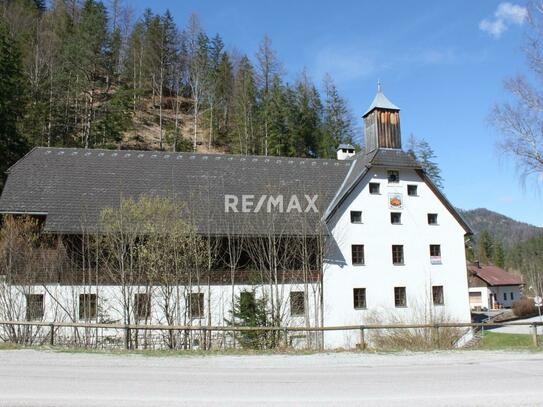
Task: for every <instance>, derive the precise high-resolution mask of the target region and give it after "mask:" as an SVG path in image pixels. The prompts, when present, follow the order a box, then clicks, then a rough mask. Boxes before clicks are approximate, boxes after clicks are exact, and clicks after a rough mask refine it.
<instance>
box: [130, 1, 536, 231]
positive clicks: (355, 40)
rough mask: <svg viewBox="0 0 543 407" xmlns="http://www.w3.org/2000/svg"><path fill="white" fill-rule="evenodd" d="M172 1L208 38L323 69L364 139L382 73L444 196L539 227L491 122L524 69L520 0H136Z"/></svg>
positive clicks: (295, 69) (532, 197)
mask: <svg viewBox="0 0 543 407" xmlns="http://www.w3.org/2000/svg"><path fill="white" fill-rule="evenodd" d="M130 4H131V6H132V8H133V9H134V12H135V14H136V15H141V12H143V10H144V9H145V8H147V7H149V8H151V9H152V10H153V11H154V12H155V13H163V12H164V11H165V10H166V9H169V10H170V11H171V12H172V14H173V16H174V18H175V20H176V22H177V23H178V25H180V26H183V25H184V24H185V22H186V21H187V19H188V17H189V15H190V14H191V13H192V12H196V13H197V14H198V16H199V17H200V20H201V23H202V25H203V28H204V29H205V31H206V32H207V33H208V35H214V34H215V33H219V34H220V35H221V36H222V37H223V39H224V42H225V44H226V46H227V48H228V49H233V48H235V49H237V50H239V51H241V52H243V53H246V54H247V55H249V57H251V58H252V59H253V60H254V58H255V53H256V51H257V49H258V45H259V43H260V42H261V40H262V38H263V36H264V35H265V34H267V35H268V36H269V37H270V38H271V40H272V45H273V48H274V49H275V50H276V52H277V55H278V57H279V59H280V60H281V62H282V64H283V69H284V71H285V74H286V77H287V79H288V80H289V81H294V80H296V78H297V77H298V76H299V75H300V72H301V71H302V70H303V69H306V70H307V71H308V72H309V73H310V74H311V76H312V77H313V79H314V80H315V81H316V82H321V80H322V78H323V76H324V75H325V74H326V73H330V74H331V75H332V77H333V78H334V80H335V82H336V85H337V87H338V88H339V90H340V92H341V94H342V95H343V96H344V97H345V98H346V99H347V100H348V102H349V104H350V107H351V109H352V112H353V114H354V116H355V117H356V119H357V126H358V128H359V130H358V132H359V135H360V138H362V118H361V116H362V114H363V113H364V111H365V110H366V109H367V107H368V106H369V105H370V103H371V101H372V99H373V97H374V96H375V92H376V83H377V81H378V80H380V81H381V83H382V87H383V91H384V93H385V95H386V96H387V97H388V98H389V99H390V100H391V101H392V102H393V103H394V104H396V105H398V106H399V107H400V108H401V113H400V114H401V125H402V136H403V141H404V146H405V142H406V141H407V138H408V136H409V135H410V134H411V133H413V134H414V135H415V136H417V137H419V138H424V139H426V140H427V141H428V142H429V143H430V144H431V146H432V147H433V149H434V151H435V153H436V154H437V156H438V157H437V161H438V163H439V165H440V167H441V169H442V175H443V178H444V180H445V183H444V187H445V194H446V195H447V197H448V198H449V199H450V200H451V201H452V203H453V204H454V205H455V206H457V207H459V208H463V209H472V208H479V207H486V208H488V209H491V210H494V211H497V212H500V213H503V214H505V215H507V216H510V217H512V218H514V219H516V220H520V221H523V222H528V223H532V224H535V225H538V226H543V216H542V212H543V194H541V184H539V185H538V184H537V182H536V181H529V180H528V181H527V182H522V180H521V177H520V176H519V173H518V171H516V169H515V163H514V161H513V160H512V159H510V158H509V157H507V156H504V155H502V154H501V153H500V152H499V151H498V149H497V147H496V145H497V143H498V141H499V140H500V134H499V133H498V132H497V131H496V130H495V129H494V128H493V127H492V125H491V124H490V122H489V115H490V111H491V109H492V106H493V105H494V104H495V103H499V102H504V101H507V100H508V99H509V95H508V94H507V92H506V91H505V90H504V88H503V82H504V80H505V79H506V78H508V77H511V76H514V75H516V74H519V73H523V72H526V63H525V57H524V55H523V53H522V50H521V47H522V43H523V39H524V37H525V34H524V33H525V28H526V18H525V17H526V9H525V7H524V3H522V2H518V1H510V2H503V1H493V0H479V1H473V0H455V1H409V2H406V1H400V0H395V1H389V2H375V1H368V0H363V1H356V0H335V1H333V2H329V1H316V0H313V1H308V0H307V1H306V0H299V1H293V0H290V1H283V0H275V1H265V0H260V1H254V0H250V1H235V0H231V1H224V0H222V1H202V0H200V1H197V0H193V1H190V0H183V1H171V0H170V1H166V0H153V1H149V0H135V1H131V2H130Z"/></svg>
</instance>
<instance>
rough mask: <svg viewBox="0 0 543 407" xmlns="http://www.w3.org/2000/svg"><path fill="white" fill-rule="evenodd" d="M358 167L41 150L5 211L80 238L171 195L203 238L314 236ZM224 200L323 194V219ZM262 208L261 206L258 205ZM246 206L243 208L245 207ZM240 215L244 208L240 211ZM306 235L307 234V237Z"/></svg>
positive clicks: (21, 172) (15, 177)
mask: <svg viewBox="0 0 543 407" xmlns="http://www.w3.org/2000/svg"><path fill="white" fill-rule="evenodd" d="M351 165H352V162H351V161H337V160H315V159H307V158H284V157H262V156H234V155H218V154H195V153H166V152H152V151H112V150H84V149H67V148H62V149H56V148H36V149H34V150H33V151H32V152H30V153H29V154H28V155H27V156H26V157H25V158H23V159H22V160H20V161H19V162H18V163H16V164H15V165H14V166H13V167H12V168H11V169H10V170H9V176H8V179H7V182H6V185H5V188H4V191H3V193H2V197H1V198H0V211H2V212H27V213H47V218H46V224H45V230H46V231H49V232H55V233H80V232H81V230H82V229H84V230H92V229H93V228H94V227H96V225H97V221H98V220H99V216H100V212H101V210H102V208H105V207H117V206H118V204H119V202H120V200H121V196H122V197H134V198H137V197H138V196H140V195H142V194H157V195H162V196H172V197H175V198H177V199H179V200H181V201H182V202H184V203H185V205H186V206H187V209H188V210H189V211H190V214H191V216H192V217H193V219H194V221H195V224H196V225H197V227H198V229H199V231H200V232H201V233H213V234H226V233H235V232H238V233H248V234H251V233H267V232H269V231H270V228H272V229H273V230H274V231H276V233H281V234H296V233H307V229H305V228H314V227H315V226H316V224H317V223H318V222H319V220H320V218H321V217H322V213H323V212H324V210H325V209H326V207H327V206H328V205H329V203H330V201H331V199H332V198H333V196H334V195H335V194H336V191H337V189H338V187H339V185H341V183H342V182H343V179H344V178H345V175H346V174H347V172H348V171H349V168H350V166H351ZM225 194H232V195H236V196H239V199H241V195H242V194H250V195H254V196H255V201H257V200H258V199H259V197H260V196H261V195H273V196H276V195H278V194H282V195H283V196H284V200H285V202H284V211H286V207H287V204H288V200H289V199H290V197H291V195H292V194H296V195H297V197H298V198H299V200H300V203H301V205H302V207H303V208H305V201H304V199H305V197H304V195H306V194H307V195H314V194H317V195H318V196H319V198H318V200H317V207H318V209H319V213H318V214H316V213H314V212H310V213H303V214H299V213H298V212H297V211H292V212H290V213H283V214H278V213H271V214H269V213H267V212H266V211H262V210H261V211H259V212H258V213H243V214H242V213H232V212H230V213H228V214H226V213H225ZM255 204H256V202H255ZM240 206H241V203H240V204H239V207H240ZM240 210H241V208H240ZM304 230H305V231H304Z"/></svg>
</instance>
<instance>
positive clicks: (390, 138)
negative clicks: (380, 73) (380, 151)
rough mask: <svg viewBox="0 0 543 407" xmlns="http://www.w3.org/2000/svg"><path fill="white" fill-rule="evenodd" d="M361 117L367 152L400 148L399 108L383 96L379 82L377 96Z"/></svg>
mask: <svg viewBox="0 0 543 407" xmlns="http://www.w3.org/2000/svg"><path fill="white" fill-rule="evenodd" d="M362 117H363V118H364V134H365V139H366V149H367V151H368V152H369V151H373V150H375V149H377V148H394V149H401V148H402V142H401V134H400V108H399V107H398V106H396V105H395V104H394V103H392V102H391V101H390V100H388V98H387V97H386V96H385V94H384V93H383V87H382V86H381V81H380V80H378V81H377V94H376V95H375V98H374V99H373V102H372V103H371V105H370V107H369V109H368V110H367V111H366V113H364V115H363V116H362Z"/></svg>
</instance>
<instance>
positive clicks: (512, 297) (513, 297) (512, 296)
mask: <svg viewBox="0 0 543 407" xmlns="http://www.w3.org/2000/svg"><path fill="white" fill-rule="evenodd" d="M514 299H515V296H514V295H513V293H512V292H511V301H513V300H514Z"/></svg>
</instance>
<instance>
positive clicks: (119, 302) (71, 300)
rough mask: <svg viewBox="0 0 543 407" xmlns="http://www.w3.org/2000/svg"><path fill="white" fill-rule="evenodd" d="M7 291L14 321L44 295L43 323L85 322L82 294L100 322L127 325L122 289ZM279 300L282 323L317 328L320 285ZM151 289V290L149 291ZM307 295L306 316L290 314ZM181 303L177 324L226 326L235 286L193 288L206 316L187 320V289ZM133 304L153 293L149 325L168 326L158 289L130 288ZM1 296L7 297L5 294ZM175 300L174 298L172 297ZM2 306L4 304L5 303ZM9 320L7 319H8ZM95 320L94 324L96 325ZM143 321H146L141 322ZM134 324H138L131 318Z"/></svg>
mask: <svg viewBox="0 0 543 407" xmlns="http://www.w3.org/2000/svg"><path fill="white" fill-rule="evenodd" d="M4 289H9V290H11V292H12V295H11V302H10V303H11V308H12V309H14V310H16V313H15V315H13V316H12V318H13V319H18V320H24V319H25V317H26V300H25V294H43V295H44V318H43V320H44V321H70V322H85V321H80V320H79V295H80V294H91V293H92V294H97V299H98V314H99V316H98V318H97V319H96V320H94V321H97V322H119V323H124V321H125V320H124V317H123V303H124V302H123V299H122V298H123V296H122V290H121V287H120V286H76V285H74V286H72V285H70V286H67V285H58V284H52V285H45V286H38V285H36V286H24V287H11V288H8V287H6V286H4ZM269 289H270V288H269V287H268V286H258V287H254V286H250V285H236V286H235V287H234V295H236V296H239V294H240V292H242V291H253V290H254V291H255V293H256V296H257V298H261V297H263V296H267V297H268V298H269V297H270V296H269ZM278 289H279V301H280V303H281V310H282V315H281V316H282V320H283V321H284V324H285V325H287V326H304V325H306V317H307V321H309V322H310V325H311V326H314V325H315V320H316V319H317V318H316V316H315V310H316V308H317V307H316V305H315V304H316V303H317V302H318V291H317V286H316V285H314V284H307V285H305V284H282V285H279V287H278ZM147 290H150V291H147ZM304 290H306V292H307V298H306V307H305V308H306V317H304V316H292V315H291V313H290V292H291V291H302V292H303V291H304ZM179 291H180V300H179V301H178V305H179V310H180V316H179V319H178V321H177V322H176V323H178V324H181V325H184V324H187V325H188V324H192V325H200V324H202V325H207V324H208V320H209V316H210V317H211V321H210V322H211V325H215V326H220V325H225V324H226V323H225V320H226V319H228V320H230V319H231V318H232V316H231V309H232V287H231V286H229V285H214V286H200V288H199V289H198V288H197V287H195V286H193V287H192V292H193V293H196V292H200V293H203V294H204V317H203V318H193V319H192V320H190V321H187V320H185V317H184V313H185V307H186V298H187V297H188V290H187V288H186V287H182V286H180V287H179ZM127 292H128V293H129V297H130V299H131V300H130V301H131V302H132V304H133V301H134V294H136V293H146V292H150V294H151V318H150V320H149V321H147V323H152V324H166V317H165V313H164V305H165V302H166V300H165V296H164V295H163V293H162V291H161V289H160V288H159V287H151V288H147V287H144V286H130V287H127ZM2 295H5V294H4V293H2ZM170 298H172V297H170ZM172 300H173V301H172V303H171V305H172V306H173V307H175V306H176V305H177V301H176V298H172ZM2 304H4V302H3V301H2ZM0 315H2V316H3V317H4V318H5V315H6V310H5V309H0ZM6 319H7V318H6ZM94 321H93V322H94ZM140 322H143V321H140ZM131 323H136V321H134V320H133V317H131Z"/></svg>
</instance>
